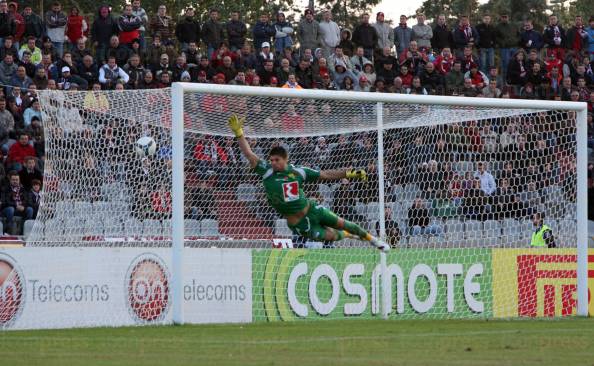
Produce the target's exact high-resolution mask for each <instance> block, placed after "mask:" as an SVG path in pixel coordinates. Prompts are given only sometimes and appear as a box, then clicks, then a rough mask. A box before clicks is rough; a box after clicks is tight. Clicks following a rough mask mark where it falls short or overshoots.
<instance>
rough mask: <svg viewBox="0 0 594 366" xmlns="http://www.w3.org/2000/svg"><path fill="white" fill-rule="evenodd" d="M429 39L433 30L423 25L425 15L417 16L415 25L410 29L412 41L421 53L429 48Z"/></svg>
mask: <svg viewBox="0 0 594 366" xmlns="http://www.w3.org/2000/svg"><path fill="white" fill-rule="evenodd" d="M431 38H433V29H431V26H429V25H428V24H425V14H417V24H415V25H413V27H412V39H413V40H415V41H417V45H418V46H419V49H420V50H421V51H425V52H426V51H427V50H428V49H430V48H431Z"/></svg>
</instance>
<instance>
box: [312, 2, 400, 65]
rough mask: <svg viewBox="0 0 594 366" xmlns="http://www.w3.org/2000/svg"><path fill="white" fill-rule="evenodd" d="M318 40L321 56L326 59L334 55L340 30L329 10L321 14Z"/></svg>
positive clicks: (338, 41)
mask: <svg viewBox="0 0 594 366" xmlns="http://www.w3.org/2000/svg"><path fill="white" fill-rule="evenodd" d="M388 28H389V27H388ZM320 40H321V43H322V51H323V55H324V57H326V58H328V57H329V56H330V55H332V54H333V53H334V49H335V48H336V46H338V44H339V43H340V28H339V27H338V24H336V23H335V22H334V21H333V20H332V13H331V12H330V10H325V11H324V12H323V13H322V21H321V22H320Z"/></svg>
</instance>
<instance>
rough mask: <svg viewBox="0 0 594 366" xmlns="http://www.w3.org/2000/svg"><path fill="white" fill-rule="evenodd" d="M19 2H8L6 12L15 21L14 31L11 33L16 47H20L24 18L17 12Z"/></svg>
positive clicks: (23, 31) (23, 30)
mask: <svg viewBox="0 0 594 366" xmlns="http://www.w3.org/2000/svg"><path fill="white" fill-rule="evenodd" d="M18 10H19V4H17V3H16V2H14V1H13V2H11V3H9V4H8V13H9V14H10V15H12V17H13V19H14V22H15V23H16V31H15V32H14V34H13V38H14V45H15V46H16V49H17V50H18V49H20V47H21V40H22V39H23V34H24V33H25V19H24V18H23V16H22V15H21V14H19V12H18Z"/></svg>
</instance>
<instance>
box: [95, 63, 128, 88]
mask: <svg viewBox="0 0 594 366" xmlns="http://www.w3.org/2000/svg"><path fill="white" fill-rule="evenodd" d="M118 80H122V81H123V82H124V84H126V83H127V82H128V81H129V80H130V77H129V76H128V74H126V72H125V71H124V70H122V68H121V67H118V65H117V63H116V59H115V57H113V56H110V57H109V58H108V59H107V63H106V64H105V65H103V66H102V67H101V68H100V69H99V82H100V83H101V86H102V87H103V89H104V90H110V89H113V88H114V87H115V85H116V83H117V82H118Z"/></svg>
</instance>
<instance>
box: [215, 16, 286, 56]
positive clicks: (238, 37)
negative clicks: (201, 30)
mask: <svg viewBox="0 0 594 366" xmlns="http://www.w3.org/2000/svg"><path fill="white" fill-rule="evenodd" d="M279 14H282V13H279ZM283 17H284V15H283ZM226 28H227V37H228V39H229V48H231V51H232V52H235V51H238V50H240V49H241V48H242V47H243V45H244V44H245V35H246V34H247V27H246V25H245V23H244V22H242V21H241V20H240V14H239V11H237V10H235V11H233V12H231V20H229V21H228V22H227V24H226ZM277 31H278V30H277ZM282 49H283V48H281V49H280V50H282ZM279 52H280V51H279Z"/></svg>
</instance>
